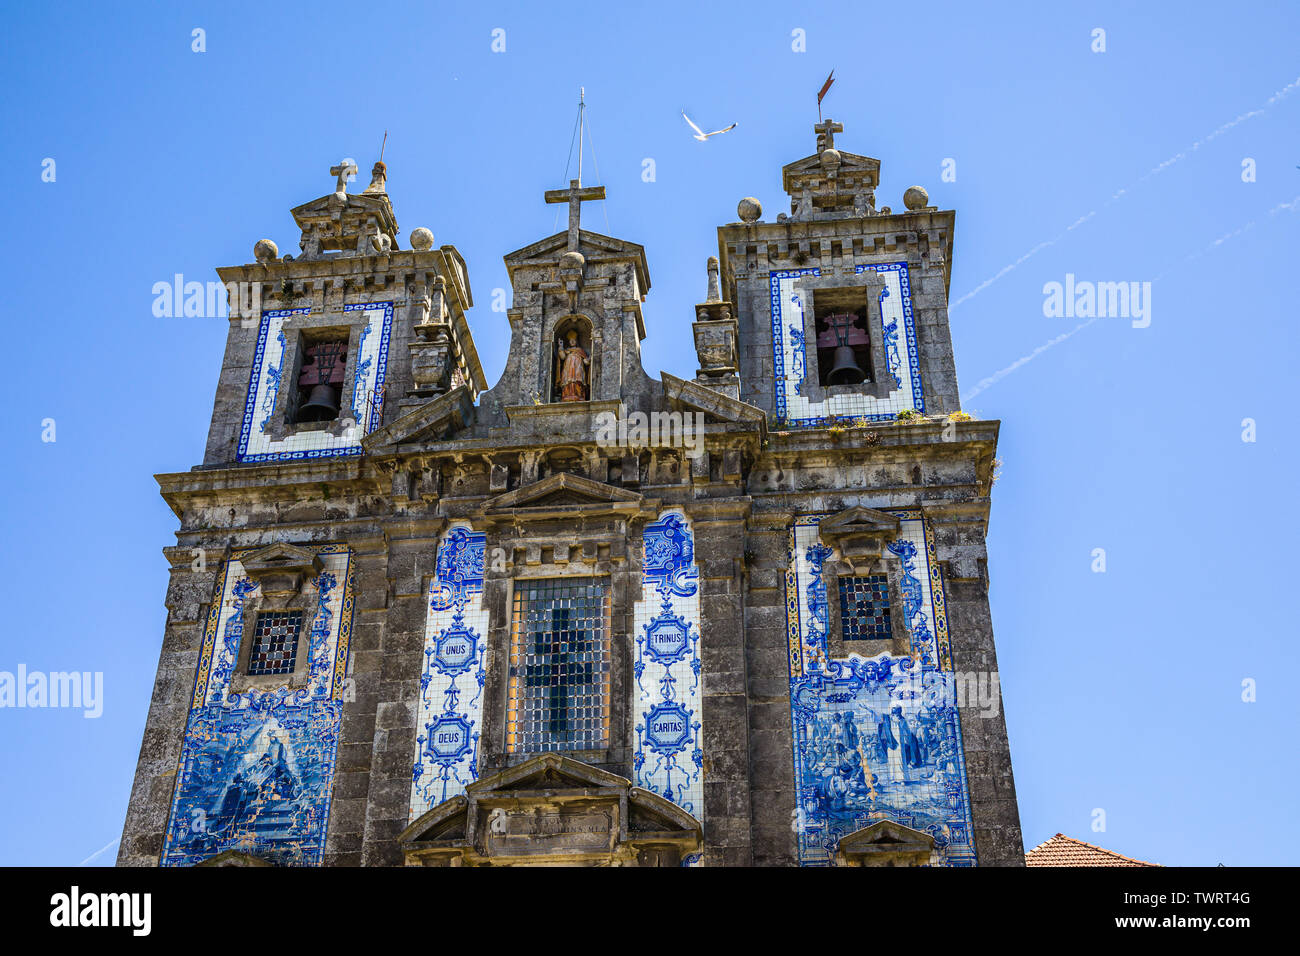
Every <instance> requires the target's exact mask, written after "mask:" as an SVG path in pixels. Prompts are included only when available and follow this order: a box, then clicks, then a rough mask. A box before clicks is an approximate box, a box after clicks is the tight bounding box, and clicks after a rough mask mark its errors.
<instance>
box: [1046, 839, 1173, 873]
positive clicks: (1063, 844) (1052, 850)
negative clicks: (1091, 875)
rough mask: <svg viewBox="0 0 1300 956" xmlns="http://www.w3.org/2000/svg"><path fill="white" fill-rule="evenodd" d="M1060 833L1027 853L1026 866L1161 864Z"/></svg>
mask: <svg viewBox="0 0 1300 956" xmlns="http://www.w3.org/2000/svg"><path fill="white" fill-rule="evenodd" d="M1159 865H1160V864H1159V863H1147V862H1146V861H1144V860H1135V859H1133V858H1132V857H1131V856H1124V855H1123V854H1121V853H1116V852H1115V851H1114V850H1107V849H1105V848H1104V847H1100V846H1095V845H1093V844H1091V843H1084V842H1083V841H1082V840H1076V839H1074V838H1073V837H1068V836H1066V835H1065V834H1064V833H1058V834H1057V835H1056V836H1054V837H1052V838H1051V839H1050V840H1048V841H1046V842H1044V843H1040V844H1038V846H1036V847H1034V848H1033V849H1032V850H1030V851H1029V852H1028V853H1026V854H1025V866H1159Z"/></svg>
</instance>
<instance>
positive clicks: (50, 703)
mask: <svg viewBox="0 0 1300 956" xmlns="http://www.w3.org/2000/svg"><path fill="white" fill-rule="evenodd" d="M0 707H65V708H66V707H73V708H80V709H81V710H83V711H85V713H83V714H82V715H81V716H83V717H85V718H86V719H87V720H93V719H95V718H97V717H99V716H100V715H102V714H103V713H104V673H103V671H95V672H94V673H91V672H90V671H85V672H78V671H72V672H70V673H65V672H63V671H55V672H53V673H51V674H44V673H42V672H40V671H32V672H31V673H30V674H29V673H28V672H27V665H26V664H19V665H18V673H17V674H11V673H10V672H9V671H0Z"/></svg>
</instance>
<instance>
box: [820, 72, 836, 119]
mask: <svg viewBox="0 0 1300 956" xmlns="http://www.w3.org/2000/svg"><path fill="white" fill-rule="evenodd" d="M834 82H835V71H834V70H831V73H830V76H828V77H826V82H825V83H823V84H822V88H821V89H820V90H819V91H818V92H817V119H819V120H820V119H821V118H822V97H824V96H825V95H826V91H827V90H829V89H830V88H831V84H832V83H834Z"/></svg>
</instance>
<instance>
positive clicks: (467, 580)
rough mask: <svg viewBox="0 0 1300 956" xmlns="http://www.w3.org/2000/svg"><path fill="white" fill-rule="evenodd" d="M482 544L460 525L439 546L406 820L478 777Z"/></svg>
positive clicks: (484, 618) (484, 616)
mask: <svg viewBox="0 0 1300 956" xmlns="http://www.w3.org/2000/svg"><path fill="white" fill-rule="evenodd" d="M485 541H486V536H485V535H484V534H483V533H482V532H474V531H471V530H470V528H469V526H468V525H464V524H458V525H454V526H453V527H451V528H449V529H448V530H447V532H446V533H445V534H444V535H443V537H442V540H441V541H439V543H438V557H437V561H436V563H435V574H434V576H433V577H432V578H431V579H430V581H429V586H428V590H427V592H426V595H425V597H426V602H427V604H426V608H427V611H426V620H425V632H424V634H425V637H424V664H423V670H422V672H421V675H420V700H419V705H418V710H417V714H416V742H415V757H414V761H413V763H412V766H411V800H410V806H409V819H411V820H414V819H416V818H417V817H419V816H420V815H421V814H422V813H425V812H426V811H428V810H430V809H431V808H433V807H436V806H437V805H438V804H440V803H442V802H443V801H444V800H447V799H449V798H451V797H454V796H456V795H457V794H459V793H463V792H464V791H465V787H466V786H467V785H468V784H470V783H472V782H473V781H474V780H476V779H477V778H478V744H479V738H480V736H481V734H482V726H483V687H484V683H485V681H486V679H487V672H486V671H485V670H484V657H485V654H486V651H487V633H488V623H489V622H488V611H487V609H486V608H485V607H483V554H484V543H485Z"/></svg>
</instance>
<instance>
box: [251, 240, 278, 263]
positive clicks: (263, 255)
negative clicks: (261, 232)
mask: <svg viewBox="0 0 1300 956" xmlns="http://www.w3.org/2000/svg"><path fill="white" fill-rule="evenodd" d="M279 254H280V248H279V246H277V245H276V244H275V243H274V242H272V241H271V240H270V239H259V240H257V243H256V245H254V246H253V256H254V257H255V258H256V259H257V261H258V262H269V261H270V260H272V259H274V258H275V257H276V256H278V255H279Z"/></svg>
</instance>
